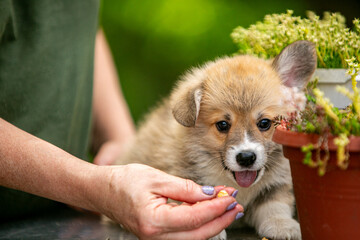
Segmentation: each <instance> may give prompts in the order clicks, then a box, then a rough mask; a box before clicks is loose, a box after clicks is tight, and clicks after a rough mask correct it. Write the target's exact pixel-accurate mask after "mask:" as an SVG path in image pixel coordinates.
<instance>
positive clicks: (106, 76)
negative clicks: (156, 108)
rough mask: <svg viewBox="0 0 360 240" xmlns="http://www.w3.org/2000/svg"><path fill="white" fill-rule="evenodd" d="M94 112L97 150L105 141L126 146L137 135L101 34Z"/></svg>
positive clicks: (95, 81)
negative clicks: (124, 143) (116, 142)
mask: <svg viewBox="0 0 360 240" xmlns="http://www.w3.org/2000/svg"><path fill="white" fill-rule="evenodd" d="M93 112H94V130H95V131H94V133H95V136H94V140H96V142H95V148H96V146H97V147H99V146H100V145H101V144H103V143H104V142H106V141H118V142H126V141H128V140H129V138H131V137H132V136H133V135H134V132H135V127H134V123H133V121H132V118H131V116H130V112H129V110H128V107H127V104H126V102H125V100H124V97H123V95H122V93H121V88H120V85H119V80H118V76H117V72H116V68H115V65H114V63H113V60H112V56H111V52H110V49H109V47H108V45H107V42H106V39H105V36H104V33H103V32H102V31H101V30H99V32H98V34H97V36H96V46H95V71H94V93H93Z"/></svg>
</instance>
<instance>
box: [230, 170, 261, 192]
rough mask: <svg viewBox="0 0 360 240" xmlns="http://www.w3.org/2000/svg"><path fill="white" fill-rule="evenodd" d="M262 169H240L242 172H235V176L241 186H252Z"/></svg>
mask: <svg viewBox="0 0 360 240" xmlns="http://www.w3.org/2000/svg"><path fill="white" fill-rule="evenodd" d="M259 172H260V170H257V171H249V170H246V171H240V172H233V175H234V178H235V180H236V182H237V184H239V186H240V187H246V188H247V187H250V186H251V184H253V183H254V182H255V181H256V179H257V177H258V174H259Z"/></svg>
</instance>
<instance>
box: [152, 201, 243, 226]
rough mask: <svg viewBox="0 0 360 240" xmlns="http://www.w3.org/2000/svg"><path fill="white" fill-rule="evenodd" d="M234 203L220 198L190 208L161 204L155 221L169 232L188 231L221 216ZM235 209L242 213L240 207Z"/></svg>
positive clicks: (187, 206)
mask: <svg viewBox="0 0 360 240" xmlns="http://www.w3.org/2000/svg"><path fill="white" fill-rule="evenodd" d="M235 202H236V201H235V199H234V198H232V197H222V198H215V199H212V200H206V201H202V202H198V203H196V204H193V205H190V206H189V205H184V204H182V205H178V206H170V205H168V204H163V205H161V206H158V207H157V208H156V212H155V219H156V221H157V223H158V224H159V227H163V228H166V229H167V231H169V232H173V231H175V230H176V231H185V230H190V229H194V228H198V227H200V226H202V225H204V224H205V223H207V222H210V221H212V220H214V219H216V218H218V217H219V216H221V215H223V214H224V213H225V212H226V211H227V208H228V207H229V206H234V203H235ZM235 208H236V209H238V210H239V211H243V207H242V206H240V205H236V206H235Z"/></svg>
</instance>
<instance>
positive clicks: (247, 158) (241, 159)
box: [236, 152, 256, 167]
mask: <svg viewBox="0 0 360 240" xmlns="http://www.w3.org/2000/svg"><path fill="white" fill-rule="evenodd" d="M255 160H256V155H255V153H253V152H241V153H239V154H238V155H236V161H237V163H238V164H239V165H240V166H243V167H249V166H251V165H253V164H254V162H255Z"/></svg>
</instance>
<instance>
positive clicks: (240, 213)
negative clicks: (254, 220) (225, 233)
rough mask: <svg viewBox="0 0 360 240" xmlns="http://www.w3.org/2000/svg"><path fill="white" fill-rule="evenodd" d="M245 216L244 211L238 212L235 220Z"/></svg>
mask: <svg viewBox="0 0 360 240" xmlns="http://www.w3.org/2000/svg"><path fill="white" fill-rule="evenodd" d="M243 216H244V213H243V212H239V213H238V214H236V217H235V220H238V219H240V218H242V217H243Z"/></svg>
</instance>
